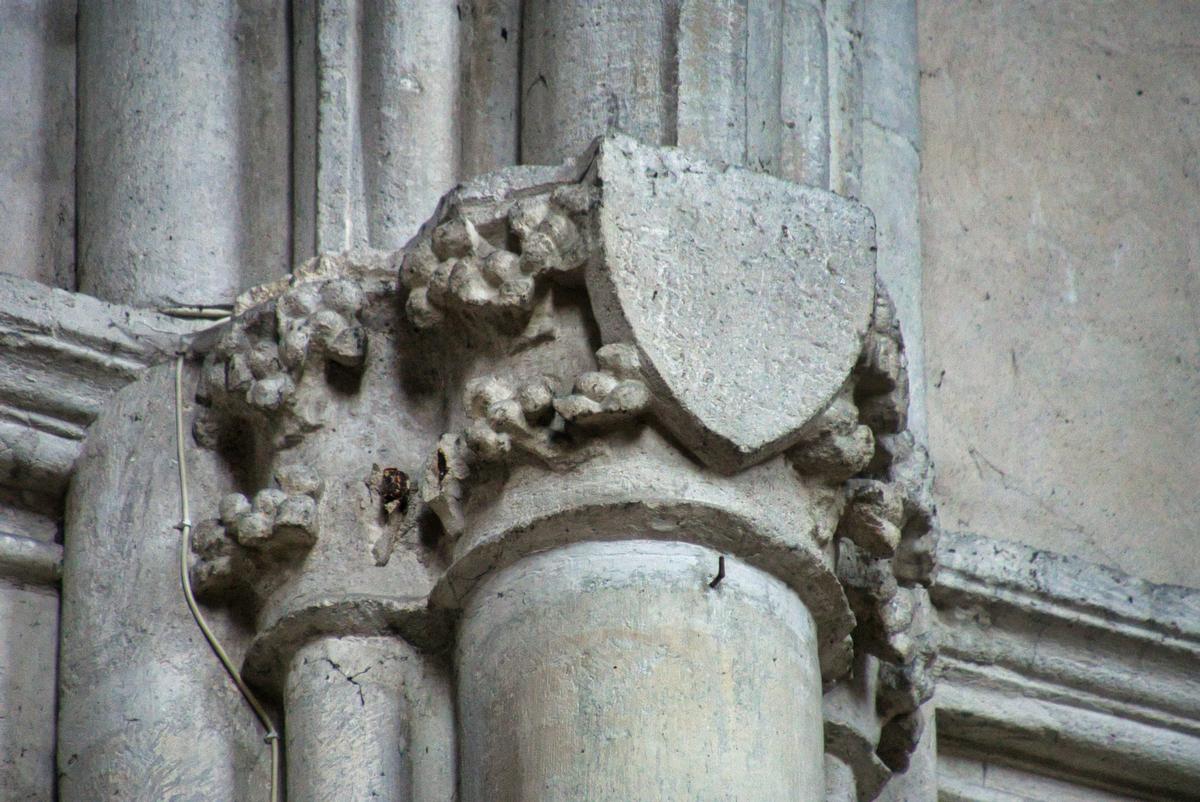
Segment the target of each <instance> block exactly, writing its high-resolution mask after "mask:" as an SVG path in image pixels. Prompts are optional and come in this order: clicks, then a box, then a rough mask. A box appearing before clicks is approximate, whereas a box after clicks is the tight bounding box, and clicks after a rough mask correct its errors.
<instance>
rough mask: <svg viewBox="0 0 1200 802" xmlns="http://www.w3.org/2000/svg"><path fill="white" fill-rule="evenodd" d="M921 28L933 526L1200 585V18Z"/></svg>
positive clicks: (929, 22) (1145, 12) (1138, 13)
mask: <svg viewBox="0 0 1200 802" xmlns="http://www.w3.org/2000/svg"><path fill="white" fill-rule="evenodd" d="M920 10H921V26H922V33H921V48H922V56H921V57H922V70H923V75H924V79H923V81H922V110H923V112H922V113H923V119H924V130H923V138H924V143H925V167H924V174H923V177H922V186H923V198H924V200H923V210H922V215H923V218H924V238H925V256H926V262H925V282H926V289H925V300H924V304H925V312H926V325H927V327H928V328H927V330H926V338H925V343H926V349H927V353H928V355H929V356H928V361H927V367H926V375H927V378H928V382H929V388H930V389H929V397H928V406H929V416H930V422H931V426H930V448H931V451H932V454H933V458H934V461H935V462H936V463H937V465H938V469H939V470H938V480H937V482H938V485H937V491H938V497H939V501H940V503H941V506H942V512H943V515H944V517H945V519H946V521H947V523H948V525H949V526H951V527H955V528H959V529H967V530H971V531H975V532H980V533H983V534H987V535H991V536H995V537H1002V538H1006V539H1014V540H1019V541H1021V542H1024V543H1027V544H1029V545H1032V546H1035V547H1038V548H1045V549H1050V550H1053V551H1058V552H1062V553H1065V554H1073V555H1077V556H1080V557H1083V558H1085V559H1089V560H1095V561H1097V562H1101V563H1105V564H1107V565H1111V566H1114V567H1116V568H1120V569H1122V570H1125V571H1128V572H1130V573H1132V574H1135V575H1137V576H1141V577H1143V578H1146V579H1150V580H1153V581H1156V582H1164V583H1172V584H1183V585H1192V586H1197V585H1198V584H1200V551H1198V550H1196V549H1195V548H1193V547H1192V545H1191V544H1192V543H1193V542H1194V537H1195V525H1194V521H1195V519H1196V516H1197V513H1200V495H1198V494H1197V489H1196V482H1195V476H1196V475H1197V473H1198V472H1200V430H1198V429H1197V427H1196V425H1195V421H1196V414H1197V404H1196V399H1197V398H1200V369H1198V367H1200V338H1198V337H1197V323H1196V315H1195V309H1196V301H1195V298H1196V294H1197V292H1198V288H1197V283H1196V282H1197V273H1196V267H1195V265H1196V258H1197V257H1196V254H1197V253H1200V250H1198V249H1200V226H1197V211H1196V202H1195V199H1196V179H1195V176H1196V172H1197V170H1198V169H1200V167H1198V166H1197V164H1196V152H1197V146H1198V143H1200V122H1198V118H1197V115H1196V113H1195V108H1196V103H1197V98H1198V97H1200V78H1198V76H1200V64H1198V63H1197V59H1198V58H1200V57H1198V55H1197V50H1196V42H1197V41H1200V16H1198V15H1197V14H1196V8H1195V5H1194V4H1192V3H1188V2H1156V3H1146V4H1142V3H1134V4H1129V3H1078V2H1065V3H1038V2H1008V1H1007V0H1005V1H1003V2H982V3H973V4H963V3H957V2H940V1H939V0H934V1H933V2H925V3H922V4H921V5H920Z"/></svg>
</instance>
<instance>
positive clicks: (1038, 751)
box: [931, 532, 1200, 798]
mask: <svg viewBox="0 0 1200 802" xmlns="http://www.w3.org/2000/svg"><path fill="white" fill-rule="evenodd" d="M938 562H939V564H940V569H939V574H938V577H937V580H936V583H935V585H934V586H933V588H932V589H931V595H932V597H933V601H934V605H935V607H936V608H937V611H938V619H939V624H938V628H939V634H940V637H941V651H940V655H939V663H940V666H941V668H940V676H939V678H938V690H937V693H936V696H935V702H936V705H937V730H938V741H939V751H945V752H954V753H956V754H962V755H964V756H968V757H976V758H979V759H987V760H989V761H991V760H997V761H1001V762H1006V763H1010V764H1014V765H1017V766H1020V767H1023V768H1027V769H1029V770H1032V771H1035V772H1038V773H1041V774H1046V775H1049V776H1056V777H1063V778H1066V779H1071V780H1075V781H1079V782H1084V783H1086V784H1093V785H1094V784H1097V783H1100V784H1103V785H1105V786H1108V787H1110V788H1112V789H1114V790H1118V791H1122V792H1125V793H1129V794H1132V795H1136V796H1137V797H1138V798H1163V797H1166V798H1179V797H1180V795H1183V796H1187V795H1190V794H1192V793H1194V792H1195V789H1196V788H1198V787H1200V693H1198V689H1200V683H1198V681H1197V679H1196V677H1197V674H1196V671H1197V666H1200V590H1197V589H1192V588H1183V587H1175V586H1167V585H1155V584H1153V583H1150V582H1146V581H1144V580H1141V579H1137V578H1135V577H1133V576H1130V575H1128V574H1124V573H1122V572H1120V571H1117V570H1114V569H1112V568H1109V567H1106V566H1102V565H1098V564H1094V563H1090V562H1088V561H1086V560H1082V559H1079V558H1074V557H1065V556H1062V555H1058V554H1054V553H1051V552H1047V551H1043V550H1039V549H1035V548H1033V547H1030V546H1025V545H1019V544H1015V543H1011V542H1006V541H1001V540H996V539H992V538H987V537H982V536H979V535H974V534H964V533H950V532H943V534H942V539H941V543H940V545H939V548H938Z"/></svg>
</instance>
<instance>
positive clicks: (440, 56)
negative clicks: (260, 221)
mask: <svg viewBox="0 0 1200 802" xmlns="http://www.w3.org/2000/svg"><path fill="white" fill-rule="evenodd" d="M294 19H295V24H294V28H295V34H294V40H293V54H294V64H295V68H294V74H295V80H296V92H295V99H296V110H295V118H294V125H295V138H296V158H295V195H294V196H295V250H296V256H297V258H298V259H304V258H307V257H309V256H313V255H315V254H318V253H325V252H335V253H337V252H342V251H347V250H350V249H353V248H364V247H371V248H378V249H394V248H399V247H400V246H402V245H403V244H404V242H405V241H406V240H407V239H408V238H409V237H410V236H411V235H412V233H413V231H415V230H416V229H417V228H418V227H419V225H420V224H421V223H422V222H423V221H424V219H425V217H426V216H427V215H428V214H429V210H430V209H431V208H433V207H434V206H435V205H436V204H437V200H438V198H439V197H441V195H442V194H443V193H445V192H446V191H447V190H448V189H450V187H452V186H453V185H454V182H455V181H456V180H457V177H458V152H459V145H458V117H457V114H456V110H457V105H458V86H459V79H458V70H459V66H458V43H459V30H458V28H459V21H458V15H457V14H456V12H455V7H454V4H453V3H444V2H440V0H413V1H412V2H403V3H395V2H387V1H385V0H366V1H365V2H358V1H357V0H301V1H300V2H298V3H297V4H296V6H295V11H294Z"/></svg>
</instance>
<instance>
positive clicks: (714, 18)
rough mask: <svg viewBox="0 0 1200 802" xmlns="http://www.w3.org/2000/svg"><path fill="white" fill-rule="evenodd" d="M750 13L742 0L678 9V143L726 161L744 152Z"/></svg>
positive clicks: (702, 0) (699, 1)
mask: <svg viewBox="0 0 1200 802" xmlns="http://www.w3.org/2000/svg"><path fill="white" fill-rule="evenodd" d="M757 5H761V3H759V4H757ZM748 11H749V10H748V8H747V3H746V0H732V1H731V0H695V1H694V2H693V1H692V0H688V2H685V3H683V5H682V7H681V8H680V10H679V58H678V63H679V89H678V96H679V99H678V105H679V114H678V144H679V146H680V147H682V148H686V149H688V150H690V151H692V152H693V153H697V154H700V155H702V156H704V157H706V158H709V159H714V160H716V161H723V162H727V163H729V164H744V163H745V161H746V156H747V153H746V151H747V143H746V134H747V131H746V113H747V105H748V102H749V101H748V99H747V92H746V82H747V58H748V56H747V44H748V41H747V40H748V31H747V25H748V22H749V21H748V19H747V15H748ZM760 73H761V70H759V72H758V73H756V76H755V77H756V78H757V79H759V80H762V78H763V76H762V75H761V74H760ZM775 97H778V91H776V93H775Z"/></svg>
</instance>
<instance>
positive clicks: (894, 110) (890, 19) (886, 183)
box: [860, 0, 926, 441]
mask: <svg viewBox="0 0 1200 802" xmlns="http://www.w3.org/2000/svg"><path fill="white" fill-rule="evenodd" d="M865 8H866V13H865V14H864V18H863V39H862V40H863V44H864V47H863V48H862V101H861V108H862V113H861V114H862V119H861V126H862V127H861V132H860V136H861V145H862V153H861V158H862V167H861V171H862V172H861V176H862V177H861V185H860V193H861V198H862V201H863V203H865V204H867V206H869V207H870V208H871V210H872V211H873V212H874V213H875V221H876V225H877V232H878V233H877V236H878V245H879V256H878V270H879V275H880V277H882V278H883V280H884V282H885V283H886V284H887V286H888V290H889V292H890V294H891V296H892V300H893V302H895V304H896V311H897V312H898V316H899V318H900V326H901V329H902V331H903V332H904V342H905V351H906V353H907V354H908V365H909V381H910V382H911V390H910V398H911V401H910V403H909V413H908V421H909V428H910V429H912V431H913V433H914V434H915V435H916V436H917V438H918V439H919V440H921V441H924V440H925V435H926V424H925V354H924V348H923V347H922V344H923V343H924V337H925V331H924V326H923V325H922V316H921V229H920V220H919V218H918V208H919V205H920V194H919V193H920V185H919V181H920V173H921V154H920V136H921V120H920V103H919V86H918V84H919V77H920V76H919V70H918V66H917V11H916V2H915V0H871V1H870V2H868V3H867V4H866V6H865Z"/></svg>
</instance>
